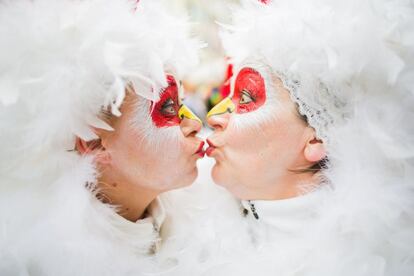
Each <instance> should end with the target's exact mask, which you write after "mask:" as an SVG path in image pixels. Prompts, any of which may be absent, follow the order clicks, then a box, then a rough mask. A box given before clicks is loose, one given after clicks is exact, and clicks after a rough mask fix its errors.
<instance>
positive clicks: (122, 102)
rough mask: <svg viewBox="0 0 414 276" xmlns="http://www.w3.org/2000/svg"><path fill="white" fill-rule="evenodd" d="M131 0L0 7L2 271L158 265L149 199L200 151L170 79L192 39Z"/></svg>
mask: <svg viewBox="0 0 414 276" xmlns="http://www.w3.org/2000/svg"><path fill="white" fill-rule="evenodd" d="M136 2H137V1H103V0H85V1H72V0H62V1H55V0H36V1H29V0H24V1H2V2H0V36H1V37H2V39H1V41H0V60H1V65H0V129H1V134H0V140H1V143H2V147H1V150H0V156H1V159H0V165H1V167H0V174H1V185H0V191H1V192H0V225H1V229H2V230H1V235H0V248H1V250H0V274H1V275H141V274H143V273H145V272H146V271H150V270H151V271H152V270H153V269H155V268H154V267H153V263H152V260H151V258H150V257H149V253H151V252H154V251H156V250H157V248H158V245H159V243H160V228H162V227H163V222H164V219H165V210H164V209H163V207H162V202H161V201H160V200H159V199H158V195H159V194H160V193H162V192H164V191H167V190H171V189H175V188H179V187H182V186H186V185H189V184H191V183H192V182H193V181H194V179H195V177H196V175H197V168H196V161H197V159H199V158H200V157H201V156H202V155H203V152H202V146H203V142H202V141H201V140H200V139H199V138H197V137H196V136H195V135H196V134H197V132H198V131H199V130H200V128H201V124H200V120H199V119H198V118H197V117H196V116H195V115H194V114H192V112H191V111H190V110H189V109H188V108H186V107H185V106H184V105H182V104H181V102H180V99H179V97H180V95H179V82H178V80H179V77H180V76H182V75H183V73H184V71H185V70H188V69H189V68H191V67H192V66H194V65H195V64H196V62H197V53H196V52H197V48H199V44H198V42H197V41H195V40H193V39H190V38H189V37H188V30H187V24H186V22H185V20H181V19H177V18H175V17H173V16H171V15H170V14H168V12H166V11H165V10H164V9H163V7H162V5H161V4H160V3H159V1H153V0H151V1H148V0H145V1H143V0H142V1H139V3H138V5H137V3H136ZM166 74H167V77H166ZM103 203H107V204H103ZM161 237H162V229H161Z"/></svg>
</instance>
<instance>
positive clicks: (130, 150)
mask: <svg viewBox="0 0 414 276" xmlns="http://www.w3.org/2000/svg"><path fill="white" fill-rule="evenodd" d="M167 90H168V89H165V90H164V91H162V92H161V97H160V100H159V101H158V102H157V103H155V104H154V103H152V102H151V101H149V100H147V99H144V98H142V97H140V96H137V95H135V94H133V95H130V96H129V97H130V98H132V99H128V100H127V101H126V103H125V104H124V105H123V107H122V108H121V111H122V116H121V118H120V119H119V121H118V122H117V124H116V128H115V133H114V135H113V136H114V137H113V139H112V140H113V146H112V147H111V149H110V150H111V156H112V163H113V166H116V167H117V169H118V170H120V171H122V174H123V175H124V176H123V177H125V178H128V179H131V180H135V182H139V185H141V186H145V187H148V188H152V189H156V190H159V191H166V190H171V189H175V188H178V187H182V186H186V185H189V184H191V183H192V182H193V181H194V180H195V178H196V176H197V167H196V161H197V160H198V159H199V158H200V157H202V156H203V155H204V152H202V151H200V146H201V147H202V145H203V143H204V142H203V141H202V140H201V139H199V138H197V137H196V136H195V135H196V134H197V133H198V131H199V130H200V129H201V124H200V122H199V121H197V120H196V119H189V118H188V117H185V118H183V119H181V118H179V112H178V110H179V103H177V102H175V101H178V96H173V97H172V98H174V99H173V101H174V102H172V101H171V97H170V96H165V95H163V93H168V91H167ZM160 101H165V102H160ZM154 112H157V114H154ZM157 120H158V121H157ZM161 122H163V125H161Z"/></svg>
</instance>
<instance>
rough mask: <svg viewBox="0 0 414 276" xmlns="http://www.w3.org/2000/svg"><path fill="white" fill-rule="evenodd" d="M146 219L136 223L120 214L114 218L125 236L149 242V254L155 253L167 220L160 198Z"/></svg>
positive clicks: (155, 200) (149, 209) (152, 205)
mask: <svg viewBox="0 0 414 276" xmlns="http://www.w3.org/2000/svg"><path fill="white" fill-rule="evenodd" d="M146 214H147V215H146V217H145V218H143V219H139V220H137V221H136V222H135V223H133V222H131V221H129V220H126V219H124V218H123V217H121V216H120V215H118V214H115V216H113V220H112V221H113V224H115V225H116V227H117V228H118V229H119V230H120V231H122V232H123V233H124V234H125V235H127V236H131V237H135V239H142V240H148V247H149V253H155V252H157V251H158V250H159V248H160V245H161V237H160V229H161V227H162V225H163V223H164V220H165V216H166V215H165V209H164V206H163V204H162V202H161V200H160V199H159V198H156V199H154V200H153V201H152V202H151V203H150V205H149V206H148V208H147V210H146Z"/></svg>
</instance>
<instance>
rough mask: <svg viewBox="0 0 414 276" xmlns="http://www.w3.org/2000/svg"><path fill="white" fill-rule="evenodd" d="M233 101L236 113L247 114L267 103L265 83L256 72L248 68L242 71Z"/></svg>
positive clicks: (237, 79) (238, 76)
mask: <svg viewBox="0 0 414 276" xmlns="http://www.w3.org/2000/svg"><path fill="white" fill-rule="evenodd" d="M232 101H233V103H234V104H235V106H236V113H247V112H251V111H254V110H256V109H258V108H259V107H261V106H262V105H263V104H264V103H265V102H266V91H265V82H264V79H263V77H262V76H261V75H260V73H259V72H257V71H256V70H254V69H252V68H249V67H246V68H243V69H242V70H240V72H239V74H238V75H237V78H236V81H235V84H234V93H233V97H232Z"/></svg>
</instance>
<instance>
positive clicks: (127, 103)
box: [76, 93, 202, 222]
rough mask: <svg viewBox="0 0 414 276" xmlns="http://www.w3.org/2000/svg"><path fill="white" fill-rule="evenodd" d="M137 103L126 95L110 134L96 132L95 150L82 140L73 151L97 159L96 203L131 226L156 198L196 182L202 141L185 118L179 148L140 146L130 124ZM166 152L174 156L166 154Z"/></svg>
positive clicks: (197, 127)
mask: <svg viewBox="0 0 414 276" xmlns="http://www.w3.org/2000/svg"><path fill="white" fill-rule="evenodd" d="M138 100H143V99H139V98H138V96H137V95H135V94H131V93H129V94H127V97H126V99H125V100H124V103H123V105H122V107H121V112H122V116H121V117H119V118H117V119H115V120H111V122H110V124H111V126H112V127H113V128H114V131H105V130H96V133H97V134H98V136H99V137H100V146H99V147H96V146H93V147H92V146H90V143H87V142H85V141H82V140H80V139H78V140H77V146H76V148H77V150H78V151H79V152H80V153H81V154H94V156H95V159H94V160H95V162H96V165H97V168H98V171H99V178H98V189H99V193H98V198H99V199H101V200H102V201H103V202H105V203H109V204H112V205H115V206H117V207H118V209H117V210H118V214H119V215H121V216H122V217H124V218H125V219H127V220H130V221H132V222H135V221H137V220H138V219H141V218H143V216H144V215H145V210H146V208H147V207H148V205H149V204H150V203H151V202H152V201H153V200H154V199H155V198H156V197H157V196H158V195H160V194H161V193H163V192H165V191H168V190H172V189H176V188H180V187H184V186H188V185H190V184H191V183H192V182H193V181H194V180H195V178H196V177H197V167H196V161H197V160H198V159H199V158H200V157H201V156H200V155H199V154H195V152H196V151H197V149H198V148H199V147H200V143H201V142H202V140H201V139H199V138H198V137H196V135H197V133H198V132H199V131H200V129H201V124H200V123H199V122H198V121H196V120H191V119H188V118H183V119H182V120H181V121H180V123H179V129H180V130H181V131H177V133H178V136H179V137H178V138H177V139H178V146H177V144H174V145H171V147H169V141H165V142H164V145H165V148H164V149H163V151H162V152H161V153H160V151H156V150H154V149H151V148H150V147H149V146H148V144H145V143H142V142H140V141H143V139H144V140H145V139H146V138H145V137H143V134H142V132H140V131H138V130H137V128H136V127H135V126H133V125H131V120H132V118H133V116H135V108H136V105H135V103H136V101H138ZM177 127H178V126H177ZM91 147H92V148H91ZM169 151H171V152H174V154H171V155H170V154H169ZM168 156H172V157H171V158H169V157H168Z"/></svg>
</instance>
